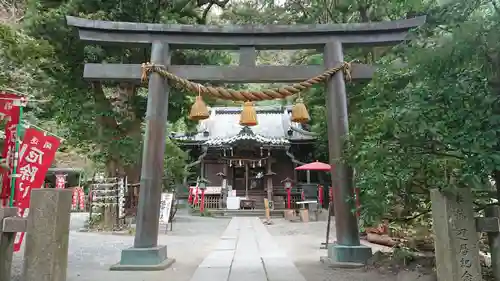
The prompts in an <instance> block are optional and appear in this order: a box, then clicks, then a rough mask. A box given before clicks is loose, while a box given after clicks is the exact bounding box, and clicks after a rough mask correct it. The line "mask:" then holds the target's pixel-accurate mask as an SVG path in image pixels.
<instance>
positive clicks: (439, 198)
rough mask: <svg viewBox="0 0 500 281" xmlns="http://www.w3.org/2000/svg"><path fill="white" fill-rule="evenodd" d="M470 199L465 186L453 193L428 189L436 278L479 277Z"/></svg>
mask: <svg viewBox="0 0 500 281" xmlns="http://www.w3.org/2000/svg"><path fill="white" fill-rule="evenodd" d="M472 198H473V196H472V193H471V191H470V189H468V188H459V189H457V191H456V194H444V193H442V192H441V191H439V190H437V189H433V190H431V201H432V219H433V230H434V237H435V238H434V246H435V250H436V268H437V277H438V280H461V281H462V280H463V281H480V280H482V275H481V265H480V262H479V236H478V234H477V232H476V231H477V228H476V223H475V219H474V210H473V204H472Z"/></svg>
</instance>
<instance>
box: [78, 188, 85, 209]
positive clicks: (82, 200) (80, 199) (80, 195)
mask: <svg viewBox="0 0 500 281" xmlns="http://www.w3.org/2000/svg"><path fill="white" fill-rule="evenodd" d="M78 203H79V205H80V211H85V191H83V188H82V187H78Z"/></svg>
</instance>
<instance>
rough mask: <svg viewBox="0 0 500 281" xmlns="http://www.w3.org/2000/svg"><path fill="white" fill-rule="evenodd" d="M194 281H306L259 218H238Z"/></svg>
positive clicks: (197, 271) (230, 225)
mask: <svg viewBox="0 0 500 281" xmlns="http://www.w3.org/2000/svg"><path fill="white" fill-rule="evenodd" d="M190 281H306V279H305V278H304V277H303V276H302V274H301V273H300V272H299V270H298V269H297V268H296V267H295V265H294V263H293V261H292V260H291V259H290V258H289V257H288V256H287V254H286V252H285V251H284V250H283V249H280V248H279V246H278V244H277V243H276V241H275V240H274V238H273V237H272V236H271V234H269V232H268V231H267V229H266V227H265V226H264V225H263V224H262V222H261V221H260V219H259V218H254V217H235V218H233V219H231V221H230V223H229V225H228V227H227V228H226V230H225V231H224V233H223V235H222V236H221V238H220V239H219V242H218V244H217V246H216V247H215V249H214V250H213V251H212V252H211V253H210V254H209V255H208V256H207V257H206V258H205V259H204V260H203V262H202V263H201V264H200V265H199V266H198V268H197V269H196V271H195V272H194V274H193V276H192V277H191V280H190Z"/></svg>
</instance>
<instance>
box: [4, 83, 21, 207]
mask: <svg viewBox="0 0 500 281" xmlns="http://www.w3.org/2000/svg"><path fill="white" fill-rule="evenodd" d="M16 99H21V97H20V96H18V95H16V94H12V93H5V92H0V116H1V117H2V118H3V119H7V123H6V125H5V142H4V147H3V150H2V158H3V159H5V160H6V165H7V167H8V170H5V171H2V193H1V194H0V198H2V205H3V206H6V205H7V202H8V198H9V196H10V190H11V185H10V182H11V179H10V175H11V174H12V170H13V164H14V152H15V147H16V130H17V124H19V112H20V110H19V106H15V105H14V100H16Z"/></svg>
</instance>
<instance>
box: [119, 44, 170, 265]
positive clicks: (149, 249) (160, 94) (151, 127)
mask: <svg viewBox="0 0 500 281" xmlns="http://www.w3.org/2000/svg"><path fill="white" fill-rule="evenodd" d="M151 62H152V63H154V64H161V65H169V64H170V50H169V46H168V44H166V43H164V42H159V41H156V42H154V43H153V46H152V49H151ZM148 89H149V91H148V105H147V110H146V118H145V119H146V133H145V136H144V147H143V152H142V169H141V187H140V190H139V206H138V210H137V229H136V233H135V239H134V246H133V247H132V248H128V249H124V250H122V254H121V259H120V262H119V263H118V264H116V265H113V266H112V267H111V270H163V269H165V268H167V267H168V266H170V265H171V264H172V263H173V261H174V260H173V259H168V258H167V247H166V246H159V245H158V229H159V216H160V200H161V192H162V178H163V170H164V169H163V168H164V166H163V165H164V161H163V160H164V152H165V140H166V125H167V114H168V95H169V87H168V83H167V80H166V79H165V78H163V77H162V76H161V75H160V74H157V73H155V72H152V73H151V75H150V77H149V86H148Z"/></svg>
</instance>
